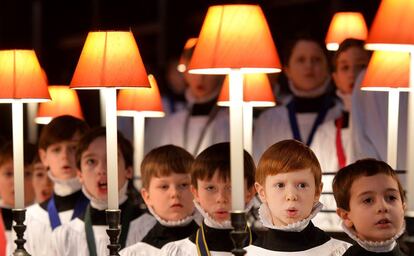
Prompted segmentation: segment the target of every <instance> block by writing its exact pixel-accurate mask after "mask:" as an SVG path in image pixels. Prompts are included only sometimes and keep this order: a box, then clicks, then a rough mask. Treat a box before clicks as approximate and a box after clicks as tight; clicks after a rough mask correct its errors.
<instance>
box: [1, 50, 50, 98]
mask: <svg viewBox="0 0 414 256" xmlns="http://www.w3.org/2000/svg"><path fill="white" fill-rule="evenodd" d="M49 99H50V95H49V91H48V90H47V81H46V79H45V76H44V75H43V73H42V69H41V67H40V64H39V62H38V60H37V57H36V53H35V52H34V51H33V50H2V51H0V102H5V103H11V102H13V101H14V100H21V101H22V102H41V101H47V100H49Z"/></svg>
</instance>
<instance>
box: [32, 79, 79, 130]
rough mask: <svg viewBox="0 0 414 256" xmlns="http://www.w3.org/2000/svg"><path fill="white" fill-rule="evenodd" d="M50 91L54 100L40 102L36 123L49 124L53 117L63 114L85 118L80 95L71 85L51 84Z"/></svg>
mask: <svg viewBox="0 0 414 256" xmlns="http://www.w3.org/2000/svg"><path fill="white" fill-rule="evenodd" d="M49 93H50V96H51V97H52V101H50V102H45V103H40V104H39V108H38V111H37V116H36V118H35V121H36V123H38V124H48V123H49V122H50V121H51V120H52V119H53V118H55V117H58V116H62V115H71V116H74V117H77V118H79V119H84V118H83V114H82V109H81V106H80V103H79V98H78V95H77V94H76V92H75V91H74V90H72V89H70V88H69V86H59V85H53V86H49Z"/></svg>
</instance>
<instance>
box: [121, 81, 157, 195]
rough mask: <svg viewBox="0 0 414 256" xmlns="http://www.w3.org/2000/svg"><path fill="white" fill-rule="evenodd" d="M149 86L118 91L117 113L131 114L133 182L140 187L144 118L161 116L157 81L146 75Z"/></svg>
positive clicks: (122, 114)
mask: <svg viewBox="0 0 414 256" xmlns="http://www.w3.org/2000/svg"><path fill="white" fill-rule="evenodd" d="M148 80H149V82H150V84H151V88H137V89H122V90H120V91H119V93H118V115H119V116H132V118H133V120H134V184H135V187H136V188H140V187H141V182H140V181H139V178H140V177H141V167H140V166H141V162H142V159H143V158H144V140H145V118H146V117H163V116H164V111H163V109H162V102H161V96H160V92H159V90H158V85H157V81H156V80H155V78H154V76H153V75H149V76H148Z"/></svg>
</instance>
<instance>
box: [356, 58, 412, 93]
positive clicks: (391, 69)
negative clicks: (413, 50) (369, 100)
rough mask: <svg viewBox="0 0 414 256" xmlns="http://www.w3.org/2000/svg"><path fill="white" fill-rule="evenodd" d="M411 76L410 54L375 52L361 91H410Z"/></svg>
mask: <svg viewBox="0 0 414 256" xmlns="http://www.w3.org/2000/svg"><path fill="white" fill-rule="evenodd" d="M409 76H410V54H409V53H408V52H395V51H375V52H374V53H373V55H372V57H371V60H370V62H369V64H368V68H367V71H366V73H365V77H364V80H363V81H362V83H361V89H363V90H371V91H388V90H390V89H400V90H401V91H408V90H409Z"/></svg>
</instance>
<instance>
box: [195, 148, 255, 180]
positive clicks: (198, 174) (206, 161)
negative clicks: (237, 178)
mask: <svg viewBox="0 0 414 256" xmlns="http://www.w3.org/2000/svg"><path fill="white" fill-rule="evenodd" d="M243 162H244V179H245V180H246V181H247V186H248V187H249V188H251V187H252V186H253V185H254V173H255V171H256V166H255V164H254V161H253V158H252V156H251V155H250V154H249V153H248V152H247V151H246V150H244V161H243ZM216 171H218V172H219V177H220V178H221V179H223V180H225V181H226V180H229V179H230V143H228V142H223V143H218V144H214V145H212V146H210V147H208V148H207V149H205V150H204V151H203V152H201V153H200V154H199V155H198V156H197V157H196V159H195V161H194V163H193V165H192V166H191V183H192V185H193V186H194V187H195V188H197V180H205V179H209V180H210V179H211V178H212V177H213V176H214V173H215V172H216Z"/></svg>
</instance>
